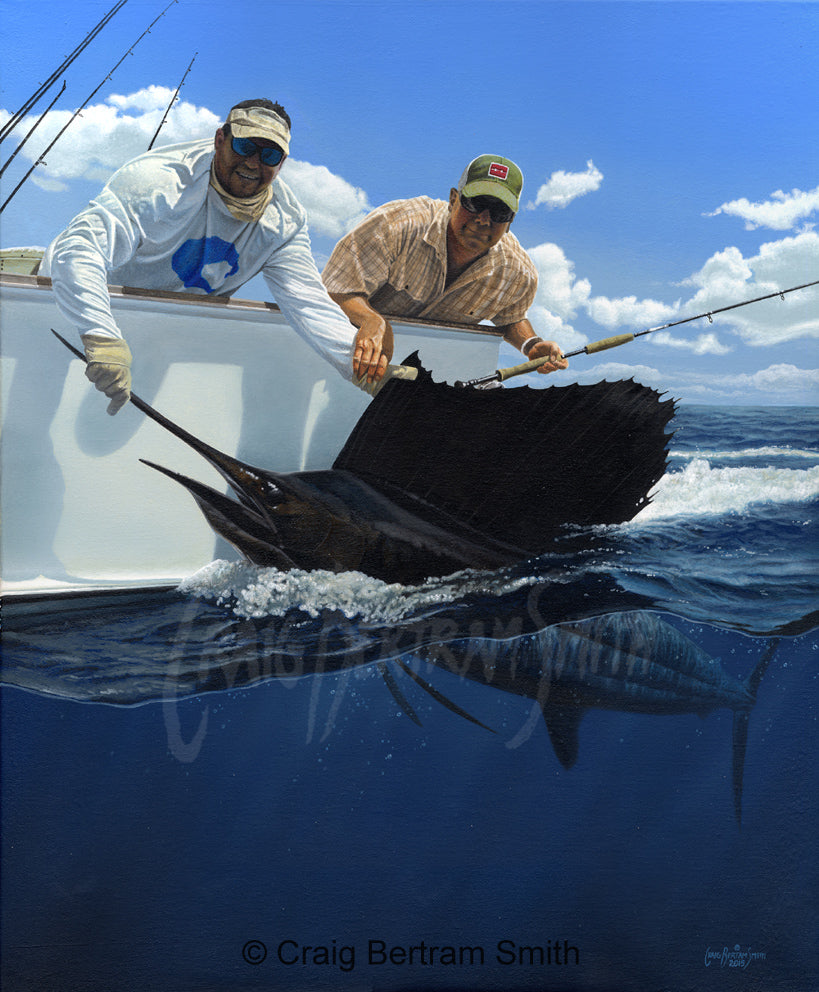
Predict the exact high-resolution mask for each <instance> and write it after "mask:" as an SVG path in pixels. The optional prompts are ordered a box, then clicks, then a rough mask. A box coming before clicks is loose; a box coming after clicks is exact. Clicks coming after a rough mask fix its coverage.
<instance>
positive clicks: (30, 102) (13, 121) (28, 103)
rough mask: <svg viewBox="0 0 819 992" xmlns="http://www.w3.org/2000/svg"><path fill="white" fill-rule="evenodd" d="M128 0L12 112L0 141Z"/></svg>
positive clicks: (122, 0) (86, 37) (120, 1)
mask: <svg viewBox="0 0 819 992" xmlns="http://www.w3.org/2000/svg"><path fill="white" fill-rule="evenodd" d="M127 2H128V0H119V3H116V4H114V6H113V7H112V8H111V9H110V10H109V11H108V13H107V14H106V15H105V17H103V18H102V20H101V21H100V22H99V23H98V24H97V25H96V27H94V28H92V29H91V30H90V31H89V32H88V34H87V35H86V36H85V38H83V40H82V41H81V42H80V44H79V45H77V47H76V48H75V49H74V51H73V52H72V53H71V54H70V55H68V56H66V58H65V59H64V61H63V63H62V65H61V66H60V67H59V68H58V69H56V70H55V71H54V72H52V74H51V75H50V76H49V77H48V79H47V80H46V81H45V82H44V83H43V84H42V85H41V86H39V87H38V88H37V89H36V90H35V91H34V93H32V95H31V96H30V97H29V98H28V100H26V102H25V103H24V104H23V106H22V107H20V109H19V110H18V111H16V112H15V113H14V114H12V116H11V117H10V118H9V119H8V120H7V121H6V123H5V124H4V125H3V126H2V128H0V142H2V141H3V140H4V139H5V138H6V137H7V136H8V134H9V133H10V132H11V131H13V130H14V128H15V127H17V125H18V124H19V122H20V121H21V120H22V118H23V117H25V115H26V114H27V113H28V112H29V110H31V108H32V107H33V106H34V105H35V103H37V101H38V100H39V99H40V97H41V96H42V95H43V94H44V93H45V92H46V91H47V90H50V89H51V87H52V86H53V85H54V83H55V82H56V81H57V80H58V79H59V77H60V76H61V75H62V74H63V73H64V72H65V70H66V69H67V68H68V67H69V66H70V65H71V63H72V62H73V61H74V60H75V59H76V58H77V56H78V55H81V54H82V52H84V51H85V49H86V48H87V47H88V46H89V45H90V44H91V42H92V41H93V40H94V38H96V37H97V35H98V34H99V33H100V31H102V29H103V28H104V27H105V25H106V24H107V23H108V22H109V21H110V20H111V18H112V17H113V16H114V14H117V13H119V11H120V10H122V8H123V7H124V6H125V4H126V3H127ZM49 109H50V108H49Z"/></svg>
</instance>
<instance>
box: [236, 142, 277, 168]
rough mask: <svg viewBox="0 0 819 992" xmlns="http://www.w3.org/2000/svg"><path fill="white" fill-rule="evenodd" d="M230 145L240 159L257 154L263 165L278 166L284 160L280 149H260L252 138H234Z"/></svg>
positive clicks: (273, 146)
mask: <svg viewBox="0 0 819 992" xmlns="http://www.w3.org/2000/svg"><path fill="white" fill-rule="evenodd" d="M230 144H231V146H232V148H233V150H234V151H235V152H236V154H237V155H241V156H242V158H250V157H251V156H252V155H255V154H256V153H257V152H258V153H259V158H260V159H261V160H262V162H264V164H265V165H278V164H279V162H281V160H282V159H283V158H284V152H283V151H282V150H281V148H277V147H276V146H275V145H272V146H271V147H269V148H262V146H261V145H257V144H256V142H255V141H254V140H253V139H252V138H236V137H234V138H233V140H232V141H231V143H230Z"/></svg>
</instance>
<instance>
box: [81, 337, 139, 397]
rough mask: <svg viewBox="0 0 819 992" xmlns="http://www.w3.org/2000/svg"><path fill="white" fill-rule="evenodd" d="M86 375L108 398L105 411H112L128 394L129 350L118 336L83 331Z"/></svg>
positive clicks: (129, 395)
mask: <svg viewBox="0 0 819 992" xmlns="http://www.w3.org/2000/svg"><path fill="white" fill-rule="evenodd" d="M82 343H83V344H84V345H85V357H86V358H87V359H88V365H87V366H86V369H85V374H86V377H87V378H89V379H90V380H91V382H93V383H94V385H95V386H96V387H97V389H99V391H100V392H102V393H105V395H106V396H107V397H108V398H109V399H110V400H111V402H110V403H109V404H108V411H107V412H108V413H109V414H110V415H111V416H112V417H113V415H114V414H115V413H116V412H117V411H118V410H120V409H121V408H122V407H123V406H125V404H126V403H127V402H128V400H129V399H130V398H131V351H130V349H129V347H128V345H127V344H126V343H125V341H123V339H122V338H109V337H103V335H101V334H83V335H82Z"/></svg>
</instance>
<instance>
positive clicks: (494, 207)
mask: <svg viewBox="0 0 819 992" xmlns="http://www.w3.org/2000/svg"><path fill="white" fill-rule="evenodd" d="M458 195H459V196H460V198H461V206H462V207H463V208H464V210H468V211H469V212H470V213H471V214H482V213H483V212H484V210H488V211H489V218H490V220H491V221H492V223H493V224H506V223H508V222H509V221H510V220H513V219H514V216H515V211H514V210H512V208H511V207H507V206H506V204H505V203H504V202H503V201H502V200H496V199H495V197H494V196H464V195H463V193H459V194H458Z"/></svg>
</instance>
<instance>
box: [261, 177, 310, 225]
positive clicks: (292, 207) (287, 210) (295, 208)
mask: <svg viewBox="0 0 819 992" xmlns="http://www.w3.org/2000/svg"><path fill="white" fill-rule="evenodd" d="M263 216H264V217H265V218H266V219H271V218H274V217H275V218H276V226H278V220H279V218H282V217H284V216H286V217H288V218H289V219H290V220H291V221H292V222H294V223H296V224H299V225H301V224H305V223H306V222H307V211H306V210H305V209H304V205H303V204H302V202H301V201H300V200H299V198H298V197H297V196H296V194H295V193H294V192H293V190H292V189H291V188H290V186H288V185H287V183H286V182H285V181H284V180H283V179H282V177H281V176H276V178H275V179H274V180H273V196H272V198H271V200H270V203H269V204H268V205H267V209H266V210H265V212H264V215H263Z"/></svg>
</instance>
